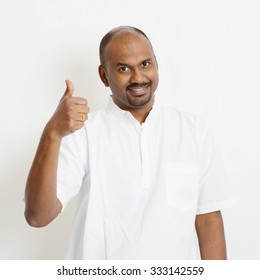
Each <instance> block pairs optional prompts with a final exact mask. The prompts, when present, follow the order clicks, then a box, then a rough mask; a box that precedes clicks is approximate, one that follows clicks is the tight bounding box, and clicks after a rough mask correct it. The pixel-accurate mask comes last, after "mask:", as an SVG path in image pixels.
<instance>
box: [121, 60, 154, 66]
mask: <svg viewBox="0 0 260 280" xmlns="http://www.w3.org/2000/svg"><path fill="white" fill-rule="evenodd" d="M147 61H152V58H146V59H144V60H142V61H141V62H140V63H139V64H138V65H140V64H143V63H144V62H147ZM120 66H127V67H130V65H128V64H127V63H124V62H118V63H117V64H116V67H120Z"/></svg>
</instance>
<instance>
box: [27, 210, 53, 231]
mask: <svg viewBox="0 0 260 280" xmlns="http://www.w3.org/2000/svg"><path fill="white" fill-rule="evenodd" d="M24 217H25V220H26V222H27V223H28V225H30V226H31V227H35V228H41V227H45V226H47V225H48V224H49V223H50V222H51V221H46V220H45V219H42V218H41V217H38V216H37V215H35V214H32V213H30V212H29V211H26V210H25V211H24Z"/></svg>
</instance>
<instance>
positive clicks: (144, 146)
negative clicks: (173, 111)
mask: <svg viewBox="0 0 260 280" xmlns="http://www.w3.org/2000/svg"><path fill="white" fill-rule="evenodd" d="M138 132H139V149H140V160H141V181H142V182H141V184H142V187H143V188H145V189H149V188H150V186H151V174H150V159H149V152H148V150H149V149H148V136H147V127H146V125H145V124H143V125H139V129H138Z"/></svg>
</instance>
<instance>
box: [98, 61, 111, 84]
mask: <svg viewBox="0 0 260 280" xmlns="http://www.w3.org/2000/svg"><path fill="white" fill-rule="evenodd" d="M98 73H99V77H100V79H101V81H102V82H103V84H104V85H105V86H106V87H109V83H108V79H107V73H106V69H105V68H104V67H103V66H102V65H99V66H98Z"/></svg>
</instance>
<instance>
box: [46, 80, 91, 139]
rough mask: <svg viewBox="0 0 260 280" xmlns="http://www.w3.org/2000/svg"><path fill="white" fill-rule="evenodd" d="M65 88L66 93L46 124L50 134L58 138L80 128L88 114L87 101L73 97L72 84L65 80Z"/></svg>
mask: <svg viewBox="0 0 260 280" xmlns="http://www.w3.org/2000/svg"><path fill="white" fill-rule="evenodd" d="M66 86H67V88H66V91H65V92H64V94H63V96H62V98H61V100H60V103H59V105H58V107H57V109H56V111H55V112H54V114H53V116H52V118H51V119H50V120H49V122H48V124H47V126H48V128H49V130H50V131H51V132H52V134H53V135H55V136H57V137H60V138H62V137H64V136H66V135H68V134H70V133H73V132H75V131H76V130H78V129H80V128H82V127H83V125H84V122H85V121H86V120H87V118H88V116H87V114H88V112H89V108H88V102H87V100H86V99H84V98H82V97H74V96H73V93H74V85H73V83H72V82H71V81H70V80H66Z"/></svg>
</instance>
